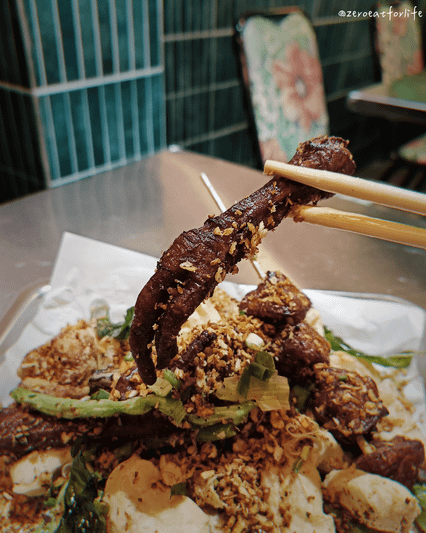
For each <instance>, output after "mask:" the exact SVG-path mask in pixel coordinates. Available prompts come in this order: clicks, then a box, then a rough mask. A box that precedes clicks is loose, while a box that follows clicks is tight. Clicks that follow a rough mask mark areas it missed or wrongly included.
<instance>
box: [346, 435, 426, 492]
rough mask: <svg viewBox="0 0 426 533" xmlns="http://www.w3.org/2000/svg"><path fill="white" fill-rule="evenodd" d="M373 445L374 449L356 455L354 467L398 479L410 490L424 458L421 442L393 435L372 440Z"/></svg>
mask: <svg viewBox="0 0 426 533" xmlns="http://www.w3.org/2000/svg"><path fill="white" fill-rule="evenodd" d="M374 447H375V448H376V449H375V451H373V452H371V453H368V454H366V455H361V456H360V457H358V459H357V460H356V463H355V464H356V467H357V468H358V469H360V470H364V471H365V472H370V474H378V475H379V476H382V477H387V478H390V479H393V480H394V481H398V482H399V483H402V484H403V485H405V486H406V487H407V488H408V489H410V490H411V488H412V486H413V485H414V483H415V482H416V481H417V475H418V471H419V468H420V466H421V465H422V464H423V462H424V460H425V451H424V447H423V443H422V442H420V441H419V440H412V439H406V438H405V437H394V438H393V439H392V440H390V441H382V442H378V441H374Z"/></svg>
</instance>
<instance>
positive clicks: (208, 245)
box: [129, 137, 355, 384]
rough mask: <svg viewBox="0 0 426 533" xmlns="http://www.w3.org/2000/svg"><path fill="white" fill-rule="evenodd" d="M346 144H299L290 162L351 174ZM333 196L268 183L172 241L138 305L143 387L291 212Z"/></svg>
mask: <svg viewBox="0 0 426 533" xmlns="http://www.w3.org/2000/svg"><path fill="white" fill-rule="evenodd" d="M347 144H348V143H347V141H344V140H343V139H340V138H338V137H319V138H317V139H313V140H311V141H307V142H305V143H302V144H300V145H299V147H298V150H297V153H296V154H295V156H294V157H293V159H292V160H291V161H290V163H292V164H294V165H299V166H306V167H311V168H318V169H324V170H331V171H335V172H341V173H343V174H352V173H353V172H354V170H355V163H354V161H353V158H352V154H351V153H350V152H349V150H348V149H347ZM330 196H332V194H330V193H327V192H324V191H319V190H318V189H314V188H312V187H308V186H306V185H302V184H299V183H296V182H292V181H289V180H287V179H284V178H282V177H278V176H273V177H272V179H271V180H270V181H269V182H268V183H266V184H265V185H264V186H263V187H261V188H260V189H258V190H257V191H255V192H254V193H252V194H251V195H249V196H247V197H246V198H244V199H243V200H241V201H240V202H238V203H236V204H234V205H233V206H232V207H230V208H229V209H228V210H227V211H225V212H224V213H222V214H221V215H219V216H216V217H211V218H208V219H207V220H206V222H205V223H204V225H203V226H202V227H201V228H197V229H193V230H190V231H185V232H183V233H182V234H181V235H180V236H179V237H177V238H176V239H175V241H174V242H173V244H172V245H171V247H170V248H169V249H168V250H167V251H166V252H165V253H164V254H163V255H162V257H161V259H160V260H159V262H158V265H157V270H156V272H155V274H154V275H153V276H152V277H151V279H150V280H149V281H148V283H147V284H146V285H145V287H144V288H143V289H142V291H141V292H140V294H139V296H138V298H137V301H136V305H135V315H134V318H133V323H132V327H131V331H130V338H129V342H130V348H131V350H132V354H133V357H134V358H135V360H136V363H137V366H138V370H139V373H140V375H141V377H142V379H143V380H144V382H145V383H147V384H153V383H154V382H155V380H156V377H157V376H156V367H157V368H159V369H161V368H165V367H167V365H168V364H169V362H170V361H171V359H172V358H173V357H174V356H175V355H176V353H177V342H176V337H177V335H178V333H179V331H180V328H181V326H182V324H183V323H184V322H185V321H186V319H187V318H188V317H189V316H190V315H191V314H192V313H193V311H195V309H196V308H197V307H198V306H199V305H200V303H201V302H202V301H203V300H205V299H206V298H207V297H209V296H211V294H212V293H213V290H214V288H215V287H216V286H217V285H218V284H219V283H220V282H221V281H222V280H223V279H224V277H225V275H226V274H227V273H228V272H234V271H235V269H236V265H237V263H238V262H239V261H241V259H243V258H245V257H250V256H252V255H253V253H254V252H255V251H256V249H257V246H258V244H259V243H260V241H261V239H262V238H263V236H264V235H265V234H266V232H267V231H268V230H273V229H274V228H276V226H277V225H278V224H279V223H280V222H281V220H282V219H283V218H284V217H286V216H287V215H288V213H289V211H290V209H291V207H292V206H293V205H314V204H316V203H317V202H318V201H319V200H321V199H322V198H328V197H330ZM154 340H155V351H156V364H155V363H154V360H153V358H152V347H153V341H154Z"/></svg>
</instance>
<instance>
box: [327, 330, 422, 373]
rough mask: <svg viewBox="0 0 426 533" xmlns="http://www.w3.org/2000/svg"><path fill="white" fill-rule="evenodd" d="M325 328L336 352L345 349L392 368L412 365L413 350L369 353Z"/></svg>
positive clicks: (351, 353) (362, 357)
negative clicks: (381, 354) (384, 355)
mask: <svg viewBox="0 0 426 533" xmlns="http://www.w3.org/2000/svg"><path fill="white" fill-rule="evenodd" d="M324 329H325V338H326V339H327V340H328V342H329V343H330V344H331V349H332V350H333V351H335V352H337V351H343V352H346V353H348V354H349V355H353V356H354V357H358V358H360V359H364V360H365V361H368V362H369V363H376V364H378V365H381V366H386V367H392V368H407V367H408V366H410V363H411V360H412V358H413V355H414V353H413V352H403V353H400V354H395V355H390V356H389V357H382V356H380V355H367V354H365V353H364V352H361V351H358V350H355V349H354V348H352V347H351V346H349V344H346V342H345V341H344V340H343V339H342V338H340V337H338V336H337V335H334V333H332V332H331V331H330V330H329V329H328V328H324Z"/></svg>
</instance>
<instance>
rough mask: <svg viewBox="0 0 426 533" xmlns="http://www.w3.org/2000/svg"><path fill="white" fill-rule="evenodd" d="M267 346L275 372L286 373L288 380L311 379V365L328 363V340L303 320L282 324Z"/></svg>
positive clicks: (305, 381)
mask: <svg viewBox="0 0 426 533" xmlns="http://www.w3.org/2000/svg"><path fill="white" fill-rule="evenodd" d="M271 349H272V351H273V354H274V360H275V367H276V369H277V370H278V373H279V374H280V375H282V376H286V377H287V378H288V379H289V381H290V383H299V384H301V385H307V384H310V383H312V382H313V381H314V379H315V371H314V366H315V365H316V364H317V363H324V364H327V365H328V363H329V355H330V343H329V342H328V341H327V339H325V338H324V337H322V336H321V335H320V334H319V333H318V332H317V331H316V330H315V329H314V328H313V327H312V326H310V325H309V324H308V323H307V322H300V324H296V325H295V326H291V325H288V326H285V327H284V328H282V329H281V330H280V331H279V332H278V334H277V336H276V337H275V339H274V341H273V343H272V346H271Z"/></svg>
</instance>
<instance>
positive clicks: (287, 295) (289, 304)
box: [239, 272, 311, 325]
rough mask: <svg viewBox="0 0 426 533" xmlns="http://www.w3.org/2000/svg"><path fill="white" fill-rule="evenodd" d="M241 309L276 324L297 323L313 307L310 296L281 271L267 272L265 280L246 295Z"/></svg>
mask: <svg viewBox="0 0 426 533" xmlns="http://www.w3.org/2000/svg"><path fill="white" fill-rule="evenodd" d="M239 307H240V309H241V310H242V311H244V312H245V313H247V314H248V315H251V316H254V317H256V318H260V319H261V320H263V321H265V322H272V323H274V324H293V325H294V324H297V323H298V322H301V321H302V320H303V319H304V318H305V316H306V313H307V312H308V310H309V308H310V307H311V302H310V300H309V298H308V297H307V296H306V295H305V294H304V293H303V292H302V291H300V290H299V289H298V288H297V287H296V286H295V285H293V283H291V281H290V280H289V279H288V278H287V277H286V276H284V274H281V273H280V272H267V273H266V278H265V280H264V281H263V282H262V283H260V284H259V285H258V286H257V288H256V289H254V290H253V291H251V292H249V293H248V294H246V295H245V296H244V298H243V299H242V300H241V302H240V306H239Z"/></svg>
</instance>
